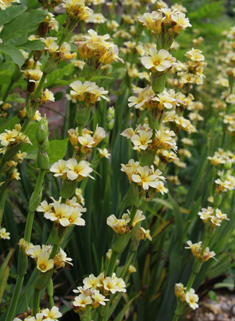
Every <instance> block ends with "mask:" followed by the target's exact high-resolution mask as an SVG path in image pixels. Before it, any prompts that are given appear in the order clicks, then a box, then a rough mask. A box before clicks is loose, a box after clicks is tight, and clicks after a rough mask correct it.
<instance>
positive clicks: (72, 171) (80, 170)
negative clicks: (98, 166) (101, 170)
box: [65, 158, 94, 181]
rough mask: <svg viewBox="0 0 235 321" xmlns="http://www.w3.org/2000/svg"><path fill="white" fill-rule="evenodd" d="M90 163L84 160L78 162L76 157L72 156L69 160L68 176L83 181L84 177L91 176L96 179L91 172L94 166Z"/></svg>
mask: <svg viewBox="0 0 235 321" xmlns="http://www.w3.org/2000/svg"><path fill="white" fill-rule="evenodd" d="M89 165H90V164H89V163H88V162H86V161H84V160H82V161H81V162H79V163H78V162H77V160H76V159H75V158H71V159H69V160H68V161H67V169H66V170H65V171H66V172H67V177H68V179H69V180H72V181H73V180H75V179H76V180H77V181H81V180H82V179H83V178H84V177H87V176H89V177H90V178H92V179H94V178H93V177H92V176H91V175H90V173H91V172H92V171H93V170H92V168H91V167H90V166H89Z"/></svg>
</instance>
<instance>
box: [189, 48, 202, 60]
mask: <svg viewBox="0 0 235 321" xmlns="http://www.w3.org/2000/svg"><path fill="white" fill-rule="evenodd" d="M201 53H202V51H201V50H199V49H194V48H192V50H190V51H188V52H186V54H185V56H186V57H187V58H188V59H189V60H192V61H203V60H205V57H204V56H203V55H202V54H201Z"/></svg>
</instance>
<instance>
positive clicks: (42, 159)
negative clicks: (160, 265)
mask: <svg viewBox="0 0 235 321" xmlns="http://www.w3.org/2000/svg"><path fill="white" fill-rule="evenodd" d="M37 163H38V167H39V168H40V169H48V168H49V156H48V155H47V153H46V152H43V151H39V150H38V155H37Z"/></svg>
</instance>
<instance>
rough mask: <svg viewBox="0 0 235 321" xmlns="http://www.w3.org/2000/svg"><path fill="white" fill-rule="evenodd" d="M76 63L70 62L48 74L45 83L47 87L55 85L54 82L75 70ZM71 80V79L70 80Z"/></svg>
mask: <svg viewBox="0 0 235 321" xmlns="http://www.w3.org/2000/svg"><path fill="white" fill-rule="evenodd" d="M73 68H74V65H73V64H69V65H67V66H65V67H63V68H61V69H56V70H54V71H53V72H52V73H51V74H49V75H48V76H47V82H46V83H45V86H44V87H45V88H48V87H49V86H51V85H54V83H55V82H56V81H57V80H58V81H60V79H62V78H63V77H64V76H67V75H69V74H70V72H71V71H72V70H73ZM70 82H71V80H70Z"/></svg>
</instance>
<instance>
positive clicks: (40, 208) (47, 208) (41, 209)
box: [37, 201, 52, 213]
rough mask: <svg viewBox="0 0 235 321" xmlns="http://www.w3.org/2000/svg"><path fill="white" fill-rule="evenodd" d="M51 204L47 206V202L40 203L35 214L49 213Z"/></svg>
mask: <svg viewBox="0 0 235 321" xmlns="http://www.w3.org/2000/svg"><path fill="white" fill-rule="evenodd" d="M51 209H52V204H48V203H47V201H42V202H41V204H40V205H39V206H38V207H37V212H43V213H47V212H48V213H49V212H51Z"/></svg>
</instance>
